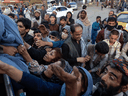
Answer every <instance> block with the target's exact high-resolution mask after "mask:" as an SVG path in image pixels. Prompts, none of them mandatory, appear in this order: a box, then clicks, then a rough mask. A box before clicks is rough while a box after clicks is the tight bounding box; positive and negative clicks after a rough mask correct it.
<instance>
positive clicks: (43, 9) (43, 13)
mask: <svg viewBox="0 0 128 96" xmlns="http://www.w3.org/2000/svg"><path fill="white" fill-rule="evenodd" d="M40 13H41V18H42V19H44V15H45V13H47V11H46V10H45V6H44V5H42V7H41V10H40Z"/></svg>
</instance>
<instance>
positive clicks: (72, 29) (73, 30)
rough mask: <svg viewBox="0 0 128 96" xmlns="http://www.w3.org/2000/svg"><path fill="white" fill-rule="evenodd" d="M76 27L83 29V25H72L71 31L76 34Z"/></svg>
mask: <svg viewBox="0 0 128 96" xmlns="http://www.w3.org/2000/svg"><path fill="white" fill-rule="evenodd" d="M76 27H81V28H82V29H83V27H82V25H80V24H72V25H71V26H70V30H71V32H72V33H74V32H75V28H76Z"/></svg>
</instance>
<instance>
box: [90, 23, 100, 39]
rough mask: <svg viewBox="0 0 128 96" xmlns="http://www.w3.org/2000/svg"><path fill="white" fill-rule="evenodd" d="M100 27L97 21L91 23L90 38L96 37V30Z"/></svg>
mask: <svg viewBox="0 0 128 96" xmlns="http://www.w3.org/2000/svg"><path fill="white" fill-rule="evenodd" d="M99 29H100V26H99V23H97V22H94V23H93V24H92V33H91V39H92V40H95V39H96V37H97V31H98V30H99Z"/></svg>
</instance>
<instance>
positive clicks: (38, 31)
mask: <svg viewBox="0 0 128 96" xmlns="http://www.w3.org/2000/svg"><path fill="white" fill-rule="evenodd" d="M35 33H41V32H40V30H34V32H33V34H35Z"/></svg>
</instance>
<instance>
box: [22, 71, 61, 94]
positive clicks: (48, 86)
mask: <svg viewBox="0 0 128 96" xmlns="http://www.w3.org/2000/svg"><path fill="white" fill-rule="evenodd" d="M20 84H21V85H23V86H24V87H25V88H27V89H30V90H31V91H34V92H38V93H40V94H42V96H59V95H60V91H61V85H59V84H55V83H51V82H47V81H43V80H42V79H41V78H38V77H36V76H34V75H31V74H28V73H25V72H23V76H22V79H21V81H20Z"/></svg>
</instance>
